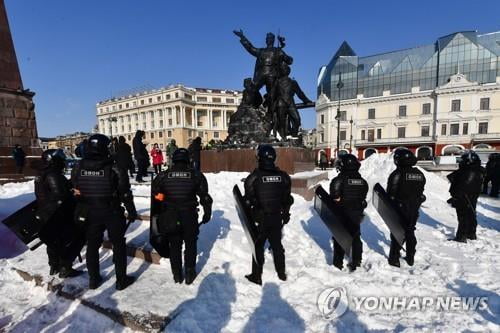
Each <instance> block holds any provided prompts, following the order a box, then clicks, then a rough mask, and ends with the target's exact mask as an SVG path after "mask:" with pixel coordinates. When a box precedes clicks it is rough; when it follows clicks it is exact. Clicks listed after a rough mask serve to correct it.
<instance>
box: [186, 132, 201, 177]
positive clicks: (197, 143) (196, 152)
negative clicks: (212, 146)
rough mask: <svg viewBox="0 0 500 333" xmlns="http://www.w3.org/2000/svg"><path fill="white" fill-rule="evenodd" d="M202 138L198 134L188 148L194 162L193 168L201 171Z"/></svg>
mask: <svg viewBox="0 0 500 333" xmlns="http://www.w3.org/2000/svg"><path fill="white" fill-rule="evenodd" d="M201 148H202V147H201V138H200V137H199V136H198V137H196V139H194V140H193V142H192V143H191V144H190V145H189V147H188V150H189V155H190V157H191V163H192V164H193V168H194V169H195V170H198V171H200V170H201V165H200V152H201Z"/></svg>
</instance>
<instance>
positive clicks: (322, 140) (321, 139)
mask: <svg viewBox="0 0 500 333" xmlns="http://www.w3.org/2000/svg"><path fill="white" fill-rule="evenodd" d="M320 141H321V142H325V133H323V132H321V138H320Z"/></svg>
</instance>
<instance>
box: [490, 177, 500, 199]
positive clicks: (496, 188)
mask: <svg viewBox="0 0 500 333" xmlns="http://www.w3.org/2000/svg"><path fill="white" fill-rule="evenodd" d="M499 192H500V179H498V178H493V179H491V190H490V196H492V197H498V193H499Z"/></svg>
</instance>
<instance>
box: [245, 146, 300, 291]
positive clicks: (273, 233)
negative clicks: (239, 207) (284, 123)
mask: <svg viewBox="0 0 500 333" xmlns="http://www.w3.org/2000/svg"><path fill="white" fill-rule="evenodd" d="M257 160H258V167H257V168H256V169H255V170H254V171H253V172H252V173H251V174H250V175H249V176H248V177H247V178H246V180H245V197H244V199H245V203H246V204H247V205H248V206H250V209H251V212H252V217H253V221H254V222H255V223H256V224H257V230H258V235H257V240H256V243H255V252H256V257H257V260H258V262H255V259H253V260H252V273H251V274H249V275H246V276H245V277H246V278H247V279H248V280H249V281H251V282H253V283H256V284H259V285H261V284H262V266H263V265H264V245H265V243H266V240H269V243H270V245H271V249H272V251H273V258H274V267H275V268H276V272H277V273H278V277H279V279H281V280H283V281H285V280H286V278H287V276H286V270H285V250H284V249H283V245H282V244H281V229H282V227H283V225H285V224H287V223H288V221H290V206H291V205H292V204H293V197H292V196H291V187H292V185H291V180H290V176H288V174H287V173H286V172H284V171H281V170H280V169H279V168H277V167H276V166H275V165H274V162H275V160H276V151H275V150H274V148H273V147H272V146H270V145H260V146H259V147H258V148H257Z"/></svg>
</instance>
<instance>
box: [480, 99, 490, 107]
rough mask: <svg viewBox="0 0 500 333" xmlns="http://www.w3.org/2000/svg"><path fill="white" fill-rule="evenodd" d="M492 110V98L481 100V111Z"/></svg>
mask: <svg viewBox="0 0 500 333" xmlns="http://www.w3.org/2000/svg"><path fill="white" fill-rule="evenodd" d="M489 109H490V98H489V97H483V98H481V99H480V100H479V110H489Z"/></svg>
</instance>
